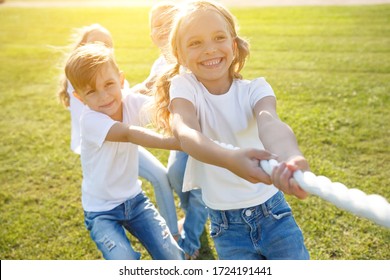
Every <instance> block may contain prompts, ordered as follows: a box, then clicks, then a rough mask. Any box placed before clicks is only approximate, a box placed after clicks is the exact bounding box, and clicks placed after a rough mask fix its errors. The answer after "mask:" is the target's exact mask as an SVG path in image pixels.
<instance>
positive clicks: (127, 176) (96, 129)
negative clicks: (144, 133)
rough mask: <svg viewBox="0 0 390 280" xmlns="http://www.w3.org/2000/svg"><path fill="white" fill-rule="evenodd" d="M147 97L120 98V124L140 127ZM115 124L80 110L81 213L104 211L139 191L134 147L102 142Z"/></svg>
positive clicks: (127, 144) (99, 115) (135, 148)
mask: <svg viewBox="0 0 390 280" xmlns="http://www.w3.org/2000/svg"><path fill="white" fill-rule="evenodd" d="M147 100H149V99H148V97H147V96H144V95H141V94H133V93H129V94H126V95H124V96H123V123H125V124H127V125H140V122H141V120H140V111H141V108H142V106H143V105H144V104H145V102H146V101H147ZM115 123H116V121H114V120H112V119H111V118H110V117H109V116H107V115H105V114H102V113H99V112H96V111H93V110H91V109H90V108H89V107H88V106H85V107H84V110H83V112H82V115H81V120H80V128H81V165H82V169H83V182H82V204H83V208H84V210H85V211H93V212H97V211H108V210H111V209H113V208H115V207H116V206H118V205H119V204H121V203H123V202H125V201H126V200H128V199H130V198H132V197H134V196H136V195H137V194H138V193H140V192H141V181H139V180H138V146H137V145H135V144H132V143H129V142H109V141H105V138H106V135H107V133H108V131H109V130H110V128H111V127H112V126H113V125H114V124H115Z"/></svg>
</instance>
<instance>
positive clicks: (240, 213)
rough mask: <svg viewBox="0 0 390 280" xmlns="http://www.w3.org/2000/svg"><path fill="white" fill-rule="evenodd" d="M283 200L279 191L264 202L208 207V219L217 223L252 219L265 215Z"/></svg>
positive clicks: (240, 221)
mask: <svg viewBox="0 0 390 280" xmlns="http://www.w3.org/2000/svg"><path fill="white" fill-rule="evenodd" d="M281 201H284V194H283V193H282V192H281V191H279V192H277V193H276V194H275V195H274V196H272V197H271V198H270V199H268V200H267V201H266V202H264V203H262V204H259V205H255V206H251V207H248V208H241V209H233V210H214V209H210V208H209V215H210V219H211V220H212V221H214V222H217V223H218V224H229V223H242V220H243V219H245V220H247V221H249V220H252V219H254V218H256V217H259V216H260V217H261V216H262V217H267V216H269V214H270V212H269V209H272V208H273V207H275V205H278V204H279V203H280V202H281Z"/></svg>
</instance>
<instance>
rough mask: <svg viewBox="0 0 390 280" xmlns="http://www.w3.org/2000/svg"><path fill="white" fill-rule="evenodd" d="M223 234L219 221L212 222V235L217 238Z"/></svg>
mask: <svg viewBox="0 0 390 280" xmlns="http://www.w3.org/2000/svg"><path fill="white" fill-rule="evenodd" d="M221 234H222V226H221V225H220V224H217V223H213V222H211V223H210V237H211V238H217V237H218V236H220V235H221Z"/></svg>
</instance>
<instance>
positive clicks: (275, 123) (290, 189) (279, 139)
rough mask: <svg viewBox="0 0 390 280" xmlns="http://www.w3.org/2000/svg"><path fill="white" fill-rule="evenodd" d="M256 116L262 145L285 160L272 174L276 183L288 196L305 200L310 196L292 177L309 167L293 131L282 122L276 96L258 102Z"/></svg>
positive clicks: (281, 159)
mask: <svg viewBox="0 0 390 280" xmlns="http://www.w3.org/2000/svg"><path fill="white" fill-rule="evenodd" d="M255 114H256V118H257V125H258V129H259V137H260V140H261V142H262V143H263V145H264V147H265V148H266V149H267V150H269V151H270V152H272V153H274V154H276V155H278V157H279V158H278V159H279V160H280V161H282V163H281V164H280V165H279V166H278V167H276V168H275V169H274V171H273V172H272V176H271V178H272V182H273V184H274V185H275V186H276V187H277V188H279V189H281V190H282V191H283V192H285V193H287V194H293V195H295V196H297V197H298V198H301V199H303V198H305V197H306V196H307V193H306V192H305V191H303V190H302V189H301V188H300V187H299V186H298V184H297V182H296V181H295V180H294V179H293V178H292V174H293V173H294V171H295V170H297V169H301V170H308V169H309V164H308V162H307V160H306V159H305V158H304V157H303V155H302V153H301V151H300V150H299V147H298V143H297V139H296V137H295V135H294V132H293V131H292V129H291V128H290V127H289V126H288V125H287V124H286V123H284V122H282V121H281V120H280V119H279V117H278V115H277V113H276V99H275V97H273V96H269V97H265V98H263V99H261V100H260V101H258V102H257V104H256V106H255Z"/></svg>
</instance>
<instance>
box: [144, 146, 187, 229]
mask: <svg viewBox="0 0 390 280" xmlns="http://www.w3.org/2000/svg"><path fill="white" fill-rule="evenodd" d="M138 154H139V163H138V165H139V176H141V177H142V178H144V179H146V180H148V181H149V182H150V183H151V184H152V186H153V188H154V195H155V198H156V203H157V208H158V211H159V212H160V214H161V216H162V217H163V218H164V219H165V221H166V223H167V225H168V228H169V230H170V231H171V233H172V234H173V235H178V234H179V230H178V228H177V214H176V207H175V200H174V197H173V191H172V188H171V185H170V183H169V180H168V174H167V169H166V168H165V166H164V165H163V164H162V163H161V162H160V161H159V160H158V159H157V158H156V157H155V156H154V155H153V154H152V153H150V152H149V151H148V150H146V149H145V148H143V147H141V146H139V147H138Z"/></svg>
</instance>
